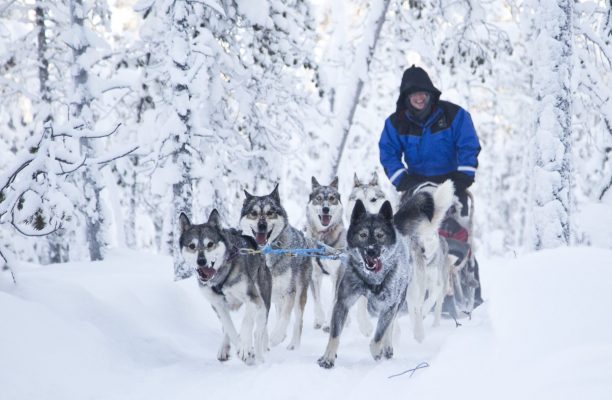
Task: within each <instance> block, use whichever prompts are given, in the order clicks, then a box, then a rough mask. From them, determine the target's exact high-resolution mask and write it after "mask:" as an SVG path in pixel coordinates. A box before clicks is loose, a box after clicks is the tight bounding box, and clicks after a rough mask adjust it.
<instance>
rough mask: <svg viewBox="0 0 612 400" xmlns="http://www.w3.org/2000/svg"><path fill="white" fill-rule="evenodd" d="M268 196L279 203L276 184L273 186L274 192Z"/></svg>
mask: <svg viewBox="0 0 612 400" xmlns="http://www.w3.org/2000/svg"><path fill="white" fill-rule="evenodd" d="M270 196H272V198H273V199H274V200H276V202H277V203H280V196H279V194H278V183H277V184H276V186H274V190H273V191H272V193H270Z"/></svg>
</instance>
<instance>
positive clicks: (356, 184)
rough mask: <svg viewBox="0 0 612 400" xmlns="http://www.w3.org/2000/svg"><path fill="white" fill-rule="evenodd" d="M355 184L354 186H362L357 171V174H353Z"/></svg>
mask: <svg viewBox="0 0 612 400" xmlns="http://www.w3.org/2000/svg"><path fill="white" fill-rule="evenodd" d="M353 186H354V187H359V186H361V182H359V178H358V177H357V172H355V175H354V176H353Z"/></svg>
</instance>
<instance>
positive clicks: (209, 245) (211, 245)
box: [206, 242, 214, 249]
mask: <svg viewBox="0 0 612 400" xmlns="http://www.w3.org/2000/svg"><path fill="white" fill-rule="evenodd" d="M213 246H214V243H213V242H208V244H207V245H206V247H207V248H209V249H212V247H213Z"/></svg>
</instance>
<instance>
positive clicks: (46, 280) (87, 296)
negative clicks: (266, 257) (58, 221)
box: [0, 249, 612, 400]
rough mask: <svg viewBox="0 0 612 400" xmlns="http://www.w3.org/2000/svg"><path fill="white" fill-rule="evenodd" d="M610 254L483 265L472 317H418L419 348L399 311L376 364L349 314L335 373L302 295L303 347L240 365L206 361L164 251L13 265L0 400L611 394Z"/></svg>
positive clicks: (201, 303)
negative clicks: (388, 353) (422, 334)
mask: <svg viewBox="0 0 612 400" xmlns="http://www.w3.org/2000/svg"><path fill="white" fill-rule="evenodd" d="M610 259H612V251H609V250H597V249H561V250H556V251H548V252H542V253H537V254H532V255H528V256H525V257H522V258H521V259H519V260H489V261H484V260H483V262H482V279H483V285H484V291H483V293H484V295H485V300H486V303H485V305H483V306H482V307H480V308H478V309H477V310H475V312H474V314H473V318H472V319H471V320H468V319H467V318H466V319H463V320H461V321H460V322H461V323H462V326H461V327H459V328H455V324H454V322H453V321H452V320H451V321H449V320H443V321H442V326H441V327H439V328H437V329H432V328H431V322H432V320H431V316H429V317H428V319H427V320H426V328H427V330H426V333H427V337H426V339H425V342H424V343H423V344H421V345H419V344H418V343H417V342H416V341H415V340H414V339H413V338H412V337H411V329H410V323H409V320H408V317H407V316H404V317H402V318H401V319H400V324H399V325H400V328H401V336H400V339H399V344H397V345H396V347H395V356H394V359H392V360H390V361H383V362H374V361H373V360H372V358H371V356H370V353H369V347H368V344H369V339H367V338H365V337H363V336H362V335H361V334H360V333H359V331H358V329H357V324H356V320H355V318H354V317H353V318H352V321H351V324H350V325H349V326H348V327H347V328H346V329H345V333H344V335H343V336H342V338H341V343H340V348H339V353H338V359H337V361H336V366H335V367H334V369H332V370H323V369H321V368H319V366H318V365H317V364H316V360H317V358H318V357H319V356H321V355H322V354H323V351H324V349H325V346H326V344H327V334H325V333H323V332H321V331H318V330H314V329H313V328H312V324H313V319H314V316H313V310H312V303H310V302H309V303H308V304H307V306H306V316H305V323H304V334H303V340H302V346H301V348H300V349H298V350H296V351H289V350H286V348H285V346H286V344H287V343H286V342H287V339H286V341H285V343H283V344H281V345H280V346H278V347H275V348H272V350H271V351H270V352H269V353H267V354H266V363H265V364H262V365H258V366H255V367H248V366H246V365H244V364H243V363H242V362H241V361H240V360H238V359H237V357H236V356H235V355H234V356H233V357H232V358H231V359H230V360H229V361H228V362H226V363H220V362H218V361H217V360H216V354H217V349H218V347H219V345H220V342H221V332H220V324H219V322H218V321H217V319H216V316H215V315H214V313H213V311H212V309H211V308H210V306H209V305H208V304H207V303H206V301H205V299H204V298H203V297H202V296H200V294H199V293H198V289H197V285H196V283H195V281H194V280H193V279H188V280H185V281H180V282H173V281H172V268H171V260H170V259H169V258H165V257H156V256H152V255H147V254H142V253H127V252H121V253H114V254H113V255H112V256H111V257H109V258H108V259H107V260H106V261H104V262H96V263H72V264H64V265H53V266H45V267H40V266H33V265H24V266H22V267H21V268H20V270H19V271H18V272H17V279H18V281H19V286H18V287H17V288H15V289H10V290H8V291H4V292H2V291H0V316H1V322H0V388H1V389H0V398H1V399H3V400H4V399H7V400H8V399H11V400H21V399H47V400H55V399H58V400H59V399H61V400H67V399H130V400H138V399H147V400H153V399H160V400H161V399H170V398H172V399H238V398H247V397H250V398H254V399H266V400H268V399H311V398H316V399H318V400H324V399H334V400H336V399H342V398H351V399H381V398H386V397H388V398H414V399H441V398H454V399H463V398H465V399H470V400H472V399H489V398H496V399H498V398H502V399H505V398H508V399H511V398H512V399H516V398H523V399H530V398H534V399H535V398H538V399H575V398H585V399H604V398H605V399H609V398H612V396H611V395H612V340H611V339H610V338H612V316H611V315H612V314H611V313H610V310H611V309H612V300H611V297H610V296H606V295H605V293H606V291H607V290H609V287H610V285H611V284H612V268H611V267H610V266H609V265H610V263H609V262H608V263H606V262H605V260H610ZM576 272H579V273H578V274H577V273H576ZM326 283H328V282H326ZM324 290H327V291H329V287H328V286H324ZM272 314H274V313H272ZM271 319H272V320H273V319H274V315H273V316H272V317H271ZM272 322H273V321H272ZM423 361H426V362H428V363H429V364H430V367H428V368H424V369H420V370H418V371H416V372H415V374H414V375H413V377H412V378H410V377H409V374H405V375H402V376H399V377H395V378H391V379H389V376H391V375H393V374H397V373H399V372H402V371H404V370H407V369H409V368H413V367H415V366H416V365H417V364H419V363H420V362H423Z"/></svg>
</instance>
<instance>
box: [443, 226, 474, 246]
mask: <svg viewBox="0 0 612 400" xmlns="http://www.w3.org/2000/svg"><path fill="white" fill-rule="evenodd" d="M438 233H439V234H440V236H444V237H445V238H447V239H454V240H458V241H460V242H464V243H467V241H468V231H467V229H465V228H461V229H459V230H458V231H455V232H451V231H447V230H444V229H440V230H438Z"/></svg>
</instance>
